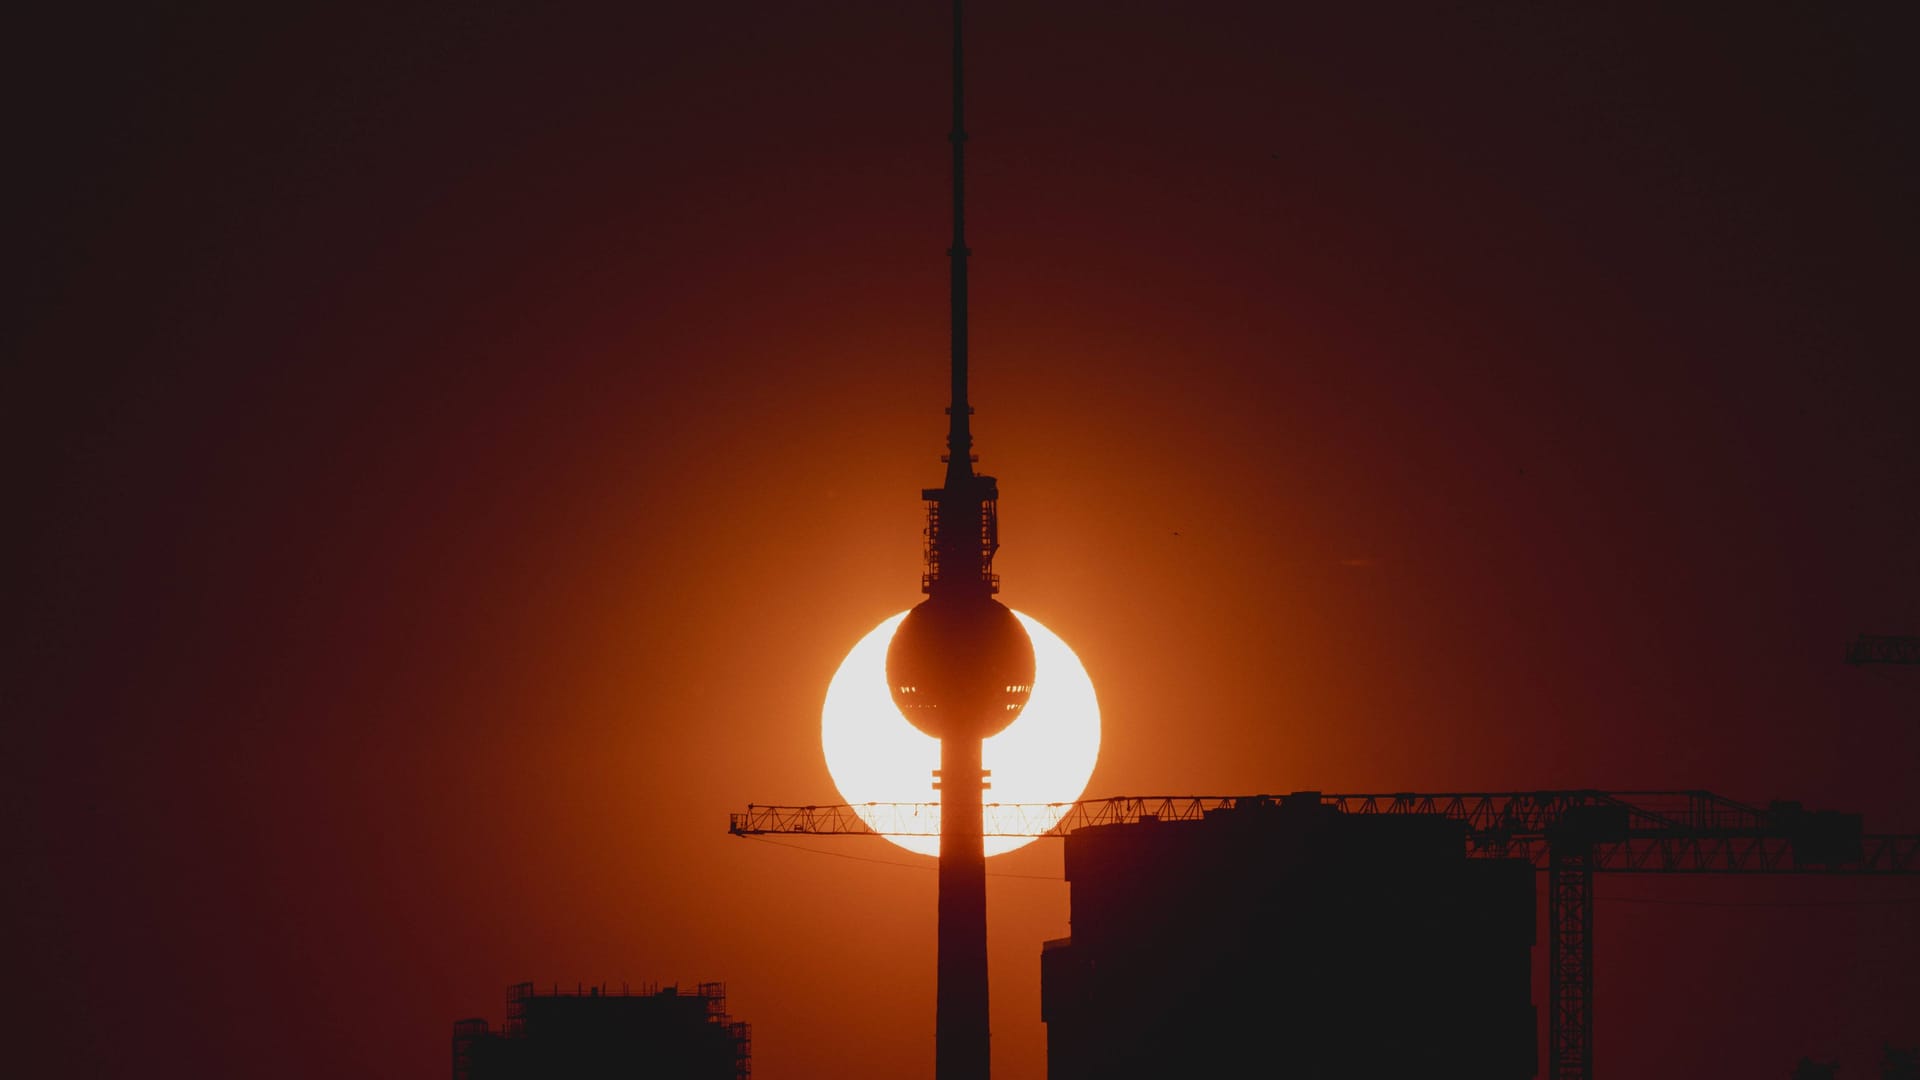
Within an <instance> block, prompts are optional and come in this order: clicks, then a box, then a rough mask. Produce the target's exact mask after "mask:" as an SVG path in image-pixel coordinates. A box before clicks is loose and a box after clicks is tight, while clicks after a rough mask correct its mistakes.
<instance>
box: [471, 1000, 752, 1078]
mask: <svg viewBox="0 0 1920 1080" xmlns="http://www.w3.org/2000/svg"><path fill="white" fill-rule="evenodd" d="M750 1051H751V1043H750V1040H749V1030H748V1025H746V1024H744V1023H741V1022H738V1021H735V1020H734V1019H733V1018H732V1017H730V1016H728V1015H727V996H726V988H725V987H724V986H723V985H722V984H720V983H700V984H699V985H697V986H696V987H695V988H694V989H693V991H692V992H691V993H684V992H682V991H681V990H680V988H679V987H677V986H664V987H658V986H649V987H646V988H644V989H642V990H641V991H640V992H638V993H634V992H632V991H631V990H630V989H629V988H628V987H627V986H625V985H624V984H623V985H621V987H620V988H619V989H618V990H617V991H615V990H612V989H610V988H609V987H606V986H585V987H582V986H576V987H575V988H574V989H573V990H570V991H569V990H562V989H561V988H560V987H558V986H555V987H553V988H552V989H551V990H548V991H545V992H542V991H540V990H537V989H535V987H534V985H533V984H532V983H530V982H525V983H518V984H516V985H514V986H512V987H510V988H508V990H507V1019H506V1023H505V1024H503V1025H502V1026H500V1027H498V1028H494V1027H491V1026H490V1025H489V1024H488V1023H487V1021H486V1020H484V1019H479V1018H475V1019H469V1020H461V1021H458V1022H456V1023H455V1024H454V1025H453V1077H454V1080H533V1078H536V1077H537V1078H540V1080H600V1078H607V1080H611V1078H613V1077H627V1078H631V1077H649V1078H655V1080H747V1077H748V1075H749V1074H750V1072H751V1068H750V1061H749V1059H750Z"/></svg>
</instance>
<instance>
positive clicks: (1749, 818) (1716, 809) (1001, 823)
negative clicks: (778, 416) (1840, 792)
mask: <svg viewBox="0 0 1920 1080" xmlns="http://www.w3.org/2000/svg"><path fill="white" fill-rule="evenodd" d="M1287 798H1289V799H1293V800H1297V799H1301V798H1312V799H1318V800H1319V801H1320V802H1321V803H1323V804H1325V805H1328V806H1331V807H1333V808H1335V809H1337V810H1338V811H1340V812H1341V813H1346V814H1428V815H1435V816H1439V817H1444V818H1448V819H1451V820H1454V821H1460V822H1464V823H1466V825H1467V829H1468V832H1467V845H1468V851H1467V853H1468V855H1469V856H1473V857H1479V858H1494V859H1514V858H1517V859H1526V860H1527V861H1529V862H1530V863H1531V864H1532V865H1533V867H1534V868H1535V869H1536V870H1539V871H1541V872H1543V873H1545V874H1546V875H1547V921H1548V924H1549V926H1550V928H1551V930H1550V933H1551V934H1552V936H1553V937H1552V941H1551V942H1550V943H1549V952H1548V954H1547V995H1548V1007H1547V1013H1548V1020H1547V1023H1548V1032H1549V1037H1548V1051H1547V1075H1548V1077H1549V1078H1550V1080H1592V1077H1593V876H1594V875H1595V874H1809V875H1822V874H1824V875H1914V876H1920V835H1871V834H1866V833H1864V832H1863V831H1862V829H1861V820H1860V815H1858V814H1847V813H1838V812H1834V811H1824V810H1807V809H1804V808H1803V807H1802V806H1801V804H1799V803H1797V802H1773V803H1769V804H1767V806H1766V807H1765V808H1764V809H1762V808H1756V807H1752V806H1748V805H1745V804H1743V803H1738V802H1735V801H1733V800H1732V799H1727V798H1722V797H1721V796H1718V795H1715V794H1713V793H1711V792H1707V791H1593V790H1581V791H1506V792H1447V793H1413V792H1395V793H1392V794H1384V795H1330V794H1323V793H1320V792H1296V793H1294V794H1293V795H1291V796H1288V797H1287ZM1263 801H1272V797H1271V796H1267V795H1238V796H1179V797H1173V796H1152V797H1125V798H1111V799H1089V800H1085V801H1081V802H1073V803H1047V804H1036V803H989V804H987V806H986V807H985V823H984V834H985V835H987V836H1064V835H1066V834H1067V833H1069V832H1072V831H1073V830H1074V829H1080V828H1085V827H1087V826H1090V825H1113V824H1126V823H1132V822H1138V821H1143V820H1152V819H1157V820H1160V821H1193V820H1198V819H1199V818H1201V817H1204V816H1205V815H1206V814H1208V813H1210V812H1212V811H1215V810H1227V809H1234V808H1237V807H1240V806H1243V805H1246V804H1249V803H1259V802H1263ZM727 831H728V832H730V833H732V834H734V835H736V836H758V835H764V834H787V835H807V836H836V835H875V834H879V835H897V836H937V835H939V831H940V807H939V804H938V803H864V804H860V805H857V806H848V805H844V804H843V805H830V806H748V807H747V810H746V812H745V813H743V814H731V815H729V818H728V824H727Z"/></svg>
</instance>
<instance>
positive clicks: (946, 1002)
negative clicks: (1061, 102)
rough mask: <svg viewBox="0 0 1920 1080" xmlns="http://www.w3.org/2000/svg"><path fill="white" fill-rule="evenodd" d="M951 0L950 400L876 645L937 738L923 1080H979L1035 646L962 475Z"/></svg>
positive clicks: (960, 197) (989, 496)
mask: <svg viewBox="0 0 1920 1080" xmlns="http://www.w3.org/2000/svg"><path fill="white" fill-rule="evenodd" d="M961 28H962V20H961V3H960V0H954V2H953V128H952V130H951V132H949V134H948V138H949V140H950V141H951V143H952V146H953V246H951V247H949V248H948V249H947V256H948V259H949V266H950V274H951V278H950V301H951V320H952V339H953V340H952V368H951V375H952V398H951V401H950V403H949V404H948V406H947V417H948V422H947V453H946V455H945V456H944V458H943V460H944V461H945V462H946V466H947V469H946V480H945V483H944V484H942V486H940V487H937V488H926V489H923V490H922V491H921V493H920V495H921V498H923V499H924V500H926V504H927V528H926V559H927V569H926V573H925V574H924V575H922V577H921V581H920V588H921V591H922V592H923V593H925V594H926V597H927V598H926V599H925V600H923V601H921V602H920V603H919V604H918V605H917V606H915V607H914V609H913V610H912V611H910V612H908V614H907V617H906V619H905V620H904V621H902V622H901V624H900V627H899V629H898V630H896V631H895V633H894V636H893V641H892V642H891V643H890V644H889V646H888V648H887V682H888V685H889V687H890V689H891V691H892V695H893V700H894V703H895V704H896V705H898V706H899V707H900V711H901V713H902V715H904V716H905V717H906V718H907V720H908V721H909V722H910V723H912V724H913V725H914V726H915V727H916V728H919V729H920V730H921V731H923V732H925V733H927V734H929V735H932V736H934V737H935V738H937V739H939V740H940V768H939V770H938V771H937V772H936V773H935V774H934V787H935V788H936V789H937V790H938V791H939V792H940V886H939V887H940V900H939V961H938V964H939V966H938V973H937V982H938V989H937V994H936V1006H935V1008H936V1016H935V1022H934V1076H935V1080H985V1077H987V1075H988V1073H989V1048H988V1038H989V1036H988V1025H987V884H986V876H987V869H986V853H985V850H984V847H983V844H982V837H981V831H982V830H981V817H980V815H981V802H982V799H981V792H982V790H983V789H984V788H985V787H986V785H987V774H986V772H985V770H983V769H982V768H981V758H980V749H981V743H982V742H983V741H984V740H985V739H986V738H987V737H988V736H991V735H994V734H997V733H998V732H1000V731H1001V730H1003V729H1005V728H1006V727H1007V725H1008V724H1011V723H1012V722H1013V721H1014V719H1015V717H1017V716H1018V715H1019V713H1020V710H1021V709H1022V708H1023V707H1024V706H1025V705H1026V702H1027V698H1028V695H1029V693H1030V692H1031V690H1032V686H1033V674H1034V657H1033V643H1032V641H1030V640H1029V639H1028V637H1027V632H1026V629H1025V627H1023V626H1021V625H1020V620H1019V619H1017V618H1015V617H1014V614H1013V612H1012V611H1010V610H1008V608H1007V607H1006V606H1005V605H1003V604H1001V603H1000V602H999V601H998V600H995V599H994V594H995V593H997V592H999V589H1000V580H999V577H998V576H997V575H996V574H995V573H994V572H993V556H994V552H995V551H997V550H998V549H999V546H1000V535H999V533H1000V530H999V522H998V518H997V510H996V504H997V501H998V499H999V495H1000V492H999V485H998V484H997V482H996V481H995V480H994V478H993V477H991V476H982V475H978V474H976V473H975V472H974V471H973V464H974V461H975V460H976V459H975V457H974V455H973V430H972V424H971V418H972V415H973V408H972V406H971V405H969V404H968V400H967V257H968V255H970V254H972V253H971V252H970V251H968V249H967V242H966V143H967V132H966V122H965V112H964V107H965V94H964V82H963V78H962V70H963V64H962V56H963V54H962V37H961Z"/></svg>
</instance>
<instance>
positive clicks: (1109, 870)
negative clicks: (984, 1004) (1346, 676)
mask: <svg viewBox="0 0 1920 1080" xmlns="http://www.w3.org/2000/svg"><path fill="white" fill-rule="evenodd" d="M1066 876H1067V880H1068V882H1069V883H1070V884H1071V889H1072V895H1071V912H1072V927H1073V936H1072V937H1070V938H1063V939H1060V940H1058V941H1050V942H1047V943H1046V945H1045V947H1044V949H1043V950H1042V952H1041V958H1040V987H1041V990H1040V996H1041V1006H1040V1008H1041V1019H1043V1020H1044V1021H1045V1022H1046V1024H1047V1076H1048V1078H1049V1080H1095V1078H1098V1080H1124V1078H1133V1077H1141V1078H1144V1077H1154V1078H1184V1077H1195V1078H1198V1077H1228V1076H1235V1077H1237V1076H1270V1077H1288V1078H1294V1077H1299V1078H1316V1080H1317V1078H1331V1077H1340V1078H1342V1080H1359V1078H1370V1077H1382V1078H1384V1077H1394V1078H1404V1077H1408V1076H1462V1077H1464V1076H1472V1077H1477V1078H1483V1080H1522V1078H1526V1077H1531V1076H1534V1075H1535V1073H1536V1071H1537V1050H1536V1040H1537V1034H1536V1032H1537V1027H1536V1019H1535V1012H1534V1007H1533V1003H1532V986H1531V983H1532V970H1533V968H1532V951H1533V943H1534V936H1535V925H1534V922H1535V918H1534V886H1533V868H1532V867H1531V865H1529V864H1528V863H1527V862H1525V861H1522V860H1511V859H1484V858H1472V859H1470V858H1468V857H1467V844H1466V832H1465V826H1464V825H1463V824H1461V823H1459V822H1452V821H1447V820H1445V819H1443V818H1440V817H1437V816H1435V817H1428V816H1405V815H1394V816H1386V815H1348V814H1343V813H1340V812H1339V811H1338V810H1337V809H1335V808H1333V807H1330V806H1325V805H1322V804H1321V802H1320V800H1319V797H1318V795H1317V794H1314V793H1303V794H1301V795H1297V796H1289V797H1286V798H1283V799H1280V800H1258V801H1254V800H1243V801H1242V803H1241V804H1240V805H1238V806H1236V807H1235V808H1233V809H1230V810H1222V811H1216V812H1212V813H1209V814H1208V815H1207V816H1206V817H1205V819H1204V820H1199V821H1180V822H1159V821H1142V822H1139V823H1136V824H1120V825H1100V826H1093V827H1088V828H1082V829H1077V830H1075V831H1073V832H1071V833H1069V834H1068V835H1067V838H1066Z"/></svg>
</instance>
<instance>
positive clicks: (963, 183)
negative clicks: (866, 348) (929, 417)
mask: <svg viewBox="0 0 1920 1080" xmlns="http://www.w3.org/2000/svg"><path fill="white" fill-rule="evenodd" d="M960 6H961V4H960V0H953V129H952V130H951V131H949V132H948V133H947V140H948V141H949V142H951V143H952V144H953V246H952V247H950V248H948V249H947V257H948V259H949V262H950V266H951V305H952V311H951V320H952V326H953V402H952V404H951V405H949V406H948V407H947V416H948V417H949V418H950V419H949V421H948V424H947V487H948V488H949V489H954V490H957V489H959V488H961V487H963V486H964V484H965V481H967V480H968V479H970V478H971V477H972V476H973V425H972V422H971V421H972V416H973V406H972V405H971V404H969V403H968V401H967V256H968V255H971V254H973V253H972V252H971V251H969V250H967V236H966V231H967V230H966V226H967V168H966V164H967V122H966V108H965V103H966V95H965V93H964V89H965V84H964V81H963V70H964V66H963V64H962V51H961V35H960V30H961V19H960Z"/></svg>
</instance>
